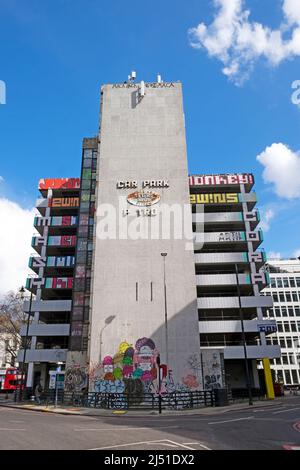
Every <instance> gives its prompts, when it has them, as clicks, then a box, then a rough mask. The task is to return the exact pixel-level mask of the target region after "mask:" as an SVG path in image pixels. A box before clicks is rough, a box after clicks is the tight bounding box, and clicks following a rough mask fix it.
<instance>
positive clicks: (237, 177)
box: [189, 173, 254, 186]
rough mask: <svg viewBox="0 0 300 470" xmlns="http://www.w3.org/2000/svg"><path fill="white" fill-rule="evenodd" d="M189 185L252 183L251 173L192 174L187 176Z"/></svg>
mask: <svg viewBox="0 0 300 470" xmlns="http://www.w3.org/2000/svg"><path fill="white" fill-rule="evenodd" d="M189 183H190V186H228V185H235V184H251V185H252V184H254V176H253V175H252V174H251V173H241V174H229V175H226V174H225V175H192V176H190V177H189Z"/></svg>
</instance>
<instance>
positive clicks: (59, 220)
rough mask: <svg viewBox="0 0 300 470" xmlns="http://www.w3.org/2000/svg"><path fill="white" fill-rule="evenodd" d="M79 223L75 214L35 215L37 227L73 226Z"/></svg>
mask: <svg viewBox="0 0 300 470" xmlns="http://www.w3.org/2000/svg"><path fill="white" fill-rule="evenodd" d="M76 224H77V217H76V216H75V215H63V216H55V217H35V218H34V226H35V227H46V226H47V227H49V226H72V225H76Z"/></svg>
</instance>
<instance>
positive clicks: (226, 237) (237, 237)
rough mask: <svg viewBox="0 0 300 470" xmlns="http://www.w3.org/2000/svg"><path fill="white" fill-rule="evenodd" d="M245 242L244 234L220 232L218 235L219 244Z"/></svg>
mask: <svg viewBox="0 0 300 470" xmlns="http://www.w3.org/2000/svg"><path fill="white" fill-rule="evenodd" d="M245 240H246V237H245V233H244V232H222V233H220V234H219V242H242V241H245Z"/></svg>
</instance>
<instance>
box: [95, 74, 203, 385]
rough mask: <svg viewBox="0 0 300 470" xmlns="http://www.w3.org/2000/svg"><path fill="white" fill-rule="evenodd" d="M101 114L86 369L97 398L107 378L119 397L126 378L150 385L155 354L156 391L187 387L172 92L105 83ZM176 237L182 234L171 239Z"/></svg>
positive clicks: (195, 381) (195, 341)
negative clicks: (94, 372) (93, 372)
mask: <svg viewBox="0 0 300 470" xmlns="http://www.w3.org/2000/svg"><path fill="white" fill-rule="evenodd" d="M101 116H102V119H101V128H100V139H99V140H100V144H99V150H98V153H99V159H98V182H97V187H98V191H97V196H96V205H97V207H98V209H97V211H98V212H97V217H96V224H95V229H96V230H95V240H94V264H93V271H92V278H93V283H92V297H91V307H92V310H91V339H90V350H89V361H90V363H91V364H93V365H94V367H95V368H97V367H99V369H100V370H101V366H102V367H103V376H102V379H103V380H104V381H105V379H106V385H107V387H106V388H105V390H106V391H117V388H116V380H112V381H111V380H110V379H112V378H114V379H119V381H118V383H117V385H119V390H120V391H121V390H122V388H123V387H124V385H123V383H122V382H123V379H125V378H126V377H131V378H136V379H139V383H140V381H141V382H142V385H143V387H144V390H145V389H146V390H149V389H151V388H153V387H156V386H157V367H156V363H157V355H158V354H160V359H161V364H165V366H166V367H165V368H163V369H162V379H163V382H164V386H165V387H166V388H168V387H169V388H171V389H172V390H174V389H178V388H179V389H180V388H186V387H188V388H190V389H196V388H198V386H200V383H201V377H200V375H201V368H200V360H199V359H200V341H199V326H198V314H197V292H196V286H195V272H194V254H193V250H192V249H188V248H192V246H189V245H188V244H187V243H188V242H190V241H191V239H192V218H191V210H190V209H189V210H187V208H189V207H190V202H189V184H188V170H187V156H186V137H185V125H184V114H183V106H182V87H181V84H180V83H164V84H159V83H156V84H145V85H144V84H143V83H142V84H129V85H126V84H124V85H105V86H103V87H102V109H101ZM157 201H158V202H157ZM170 208H171V209H172V210H174V211H175V212H176V211H177V213H176V214H175V215H174V217H173V219H172V221H173V222H171V231H170V232H171V233H170V234H168V233H166V231H165V230H164V228H163V227H162V225H161V221H162V220H166V213H167V212H168V210H169V209H170ZM179 214H181V215H182V219H181V220H179V219H178V216H179ZM167 218H168V217H167ZM182 221H183V224H184V221H185V225H186V227H187V229H186V230H185V233H183V231H184V230H183V226H182V224H181V222H182ZM178 224H179V225H178ZM155 226H156V228H158V232H155V228H154V227H155ZM151 228H152V229H153V230H152V233H150V232H151ZM178 229H179V231H181V233H182V236H180V235H178V233H176V234H175V235H174V230H175V232H176V230H177V232H178ZM153 232H155V234H153ZM98 379H99V377H98ZM109 382H110V384H109ZM104 384H105V382H104ZM93 386H94V383H93V380H92V381H90V389H93ZM103 390H104V389H103Z"/></svg>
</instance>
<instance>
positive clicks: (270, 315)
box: [269, 308, 274, 318]
mask: <svg viewBox="0 0 300 470" xmlns="http://www.w3.org/2000/svg"><path fill="white" fill-rule="evenodd" d="M269 317H270V318H273V317H274V311H273V309H272V308H270V310H269Z"/></svg>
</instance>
